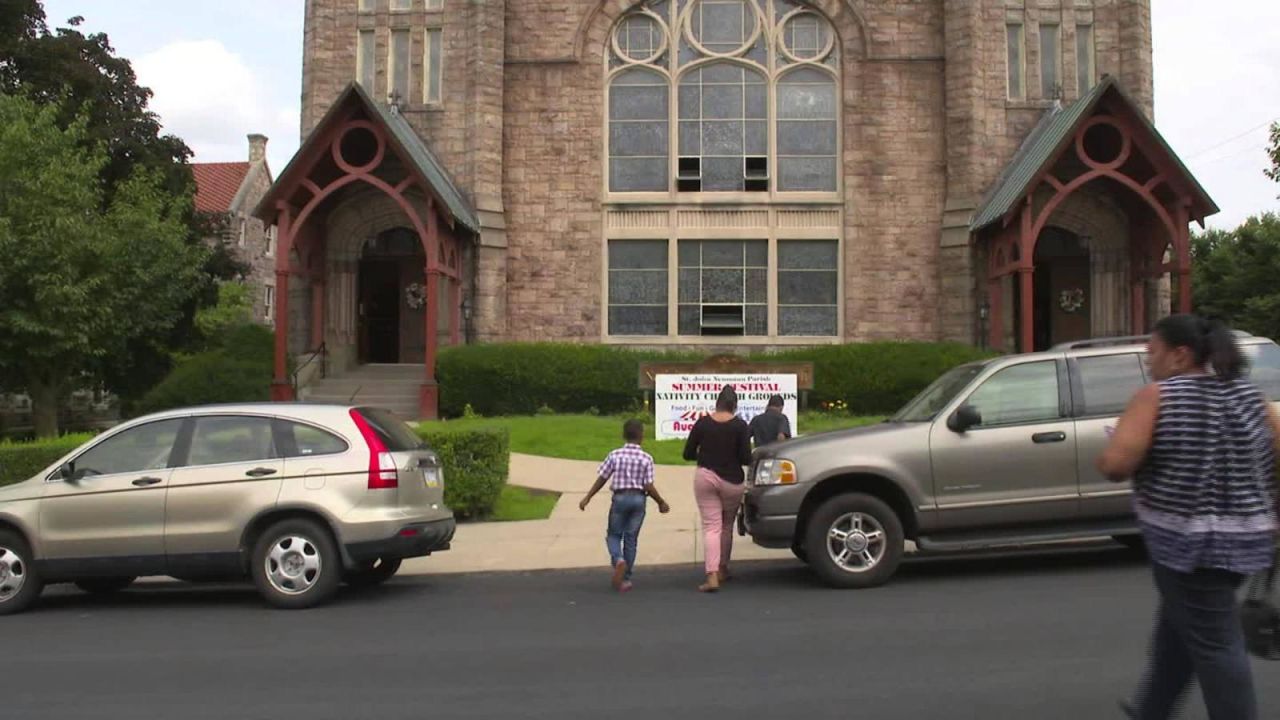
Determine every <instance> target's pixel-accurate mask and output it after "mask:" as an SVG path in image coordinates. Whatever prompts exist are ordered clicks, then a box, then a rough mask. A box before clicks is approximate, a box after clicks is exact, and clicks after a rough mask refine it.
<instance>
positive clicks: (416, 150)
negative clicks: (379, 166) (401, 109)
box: [351, 82, 480, 233]
mask: <svg viewBox="0 0 1280 720" xmlns="http://www.w3.org/2000/svg"><path fill="white" fill-rule="evenodd" d="M351 87H353V88H355V91H356V93H358V94H359V95H360V97H361V98H363V99H364V102H365V105H366V106H367V107H368V108H370V109H371V111H372V112H373V114H375V115H377V116H378V118H379V119H381V120H382V122H383V124H385V125H386V126H387V129H388V130H390V131H391V139H392V141H393V142H394V143H395V144H397V145H399V146H400V147H399V149H400V151H401V152H402V153H403V154H404V155H405V157H406V158H407V159H408V160H409V161H410V162H412V163H413V165H414V167H415V168H417V170H418V172H420V173H422V175H423V177H424V178H426V181H427V183H428V184H429V185H431V188H432V189H433V190H435V192H436V194H437V195H438V196H439V198H440V201H441V202H443V203H444V204H445V207H446V208H447V209H448V211H449V214H450V215H451V216H453V218H454V219H455V220H457V221H458V222H460V223H462V224H463V225H465V226H466V227H467V228H469V229H470V230H471V231H472V232H475V233H479V232H480V220H479V219H478V218H477V217H476V212H475V210H473V209H472V208H471V204H470V203H468V202H467V199H466V197H464V196H463V194H462V192H460V191H459V190H458V186H457V185H454V184H453V179H452V178H450V177H449V173H447V172H446V171H445V169H444V165H443V164H442V163H441V162H440V160H439V159H437V158H436V155H435V153H433V152H431V148H429V147H427V143H426V142H424V141H423V140H422V138H420V137H418V132H417V131H416V130H414V129H413V126H411V125H410V124H409V121H408V120H405V119H404V116H403V115H401V114H400V113H398V112H395V111H393V110H392V109H391V107H390V106H387V105H382V104H379V103H376V102H374V101H373V98H371V97H369V95H368V93H366V92H365V90H364V88H363V87H361V86H360V84H359V83H355V82H353V83H351Z"/></svg>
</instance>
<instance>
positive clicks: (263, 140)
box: [249, 133, 267, 163]
mask: <svg viewBox="0 0 1280 720" xmlns="http://www.w3.org/2000/svg"><path fill="white" fill-rule="evenodd" d="M266 159H267V136H266V135H259V134H258V133H254V134H252V135H250V136H249V162H251V163H256V162H262V161H263V160H266Z"/></svg>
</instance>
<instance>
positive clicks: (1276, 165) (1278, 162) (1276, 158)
mask: <svg viewBox="0 0 1280 720" xmlns="http://www.w3.org/2000/svg"><path fill="white" fill-rule="evenodd" d="M1267 157H1268V158H1269V159H1270V160H1271V167H1269V168H1267V169H1266V170H1263V171H1262V172H1264V173H1266V175H1267V177H1269V178H1271V179H1272V180H1275V181H1276V182H1280V122H1275V123H1271V144H1270V145H1269V146H1268V147H1267ZM1276 197H1277V198H1280V195H1278V196H1276Z"/></svg>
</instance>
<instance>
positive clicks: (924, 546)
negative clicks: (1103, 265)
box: [744, 333, 1280, 588]
mask: <svg viewBox="0 0 1280 720" xmlns="http://www.w3.org/2000/svg"><path fill="white" fill-rule="evenodd" d="M1145 342H1146V338H1145V337H1143V338H1138V337H1133V338H1113V339H1103V340H1092V341H1084V342H1076V343H1070V344H1066V345H1061V346H1058V347H1055V348H1053V349H1051V350H1050V351H1048V352H1041V353H1029V354H1021V355H1010V356H1004V357H1000V358H996V359H993V360H986V361H981V362H974V363H969V364H966V365H961V366H959V367H957V368H954V369H953V370H951V371H949V372H947V373H946V374H944V375H943V376H942V377H940V378H938V379H937V380H936V381H934V383H933V384H932V385H930V386H929V387H928V388H926V389H925V390H924V391H923V392H921V393H920V394H919V395H918V396H917V397H916V398H915V399H913V400H912V401H911V402H909V403H908V404H907V405H906V406H905V407H904V408H902V410H900V411H899V412H898V413H897V414H896V415H894V416H893V417H892V418H890V419H888V420H886V421H885V422H884V423H881V424H879V425H875V426H871V427H865V428H858V429H853V430H844V431H837V432H831V433H822V434H818V435H812V436H805V437H801V438H797V439H795V440H792V441H789V442H784V443H780V444H775V445H770V446H767V447H764V448H761V449H760V450H757V451H756V453H755V456H754V458H753V462H752V466H751V470H750V474H749V475H748V478H747V483H748V488H747V498H746V508H745V512H744V515H745V520H746V525H747V528H748V531H749V532H750V533H751V536H752V538H753V540H754V541H755V542H756V543H757V544H758V545H762V546H764V547H770V548H791V550H792V551H793V552H794V553H795V555H796V556H797V557H799V558H800V559H801V560H803V561H805V562H807V563H808V564H809V566H810V567H811V568H812V569H813V570H814V571H815V572H816V573H817V574H818V575H819V576H820V577H821V578H822V579H823V580H824V581H825V582H827V583H828V584H830V585H832V586H836V587H855V588H856V587H871V586H875V585H878V584H881V583H883V582H885V581H887V580H888V579H889V577H890V576H892V575H893V573H894V571H895V570H896V569H897V567H898V563H899V561H900V560H901V558H902V553H903V541H904V539H910V540H913V541H914V542H915V544H916V546H917V547H918V548H919V549H921V550H922V551H935V550H937V551H943V550H959V549H969V548H974V547H985V546H998V545H1017V544H1022V543H1028V542H1042V541H1051V540H1070V539H1076V538H1090V537H1106V536H1112V537H1115V538H1116V539H1117V540H1120V541H1121V542H1125V543H1126V544H1134V543H1136V542H1138V537H1137V528H1136V524H1135V521H1134V517H1133V510H1132V506H1131V495H1132V488H1131V487H1130V486H1129V484H1128V483H1125V484H1122V485H1117V484H1115V483H1112V482H1109V481H1108V480H1107V479H1106V478H1104V477H1103V476H1102V475H1101V474H1100V473H1099V472H1098V471H1097V470H1096V469H1095V467H1094V462H1095V459H1096V458H1097V456H1098V455H1099V454H1100V453H1101V452H1102V449H1103V448H1104V446H1105V445H1106V443H1107V437H1108V434H1107V429H1108V427H1109V426H1113V425H1114V424H1115V421H1116V418H1117V417H1118V416H1119V415H1120V413H1121V412H1122V411H1123V410H1124V407H1125V405H1126V404H1127V403H1128V400H1129V398H1130V397H1131V396H1132V395H1133V393H1134V392H1135V391H1137V390H1138V389H1139V388H1141V387H1142V386H1143V385H1144V384H1145V383H1147V382H1149V380H1150V378H1149V376H1148V374H1147V369H1146V363H1145V353H1146V346H1145ZM1237 342H1238V343H1239V344H1240V346H1241V349H1242V350H1243V351H1244V352H1245V354H1246V355H1247V357H1248V358H1249V360H1250V366H1251V378H1252V380H1253V381H1254V382H1255V383H1257V384H1258V385H1259V386H1260V387H1262V388H1263V389H1264V390H1265V391H1266V392H1267V395H1268V397H1269V398H1270V399H1271V400H1272V401H1273V402H1276V401H1280V347H1277V346H1276V344H1275V343H1274V342H1273V341H1271V340H1268V339H1266V338H1260V337H1252V336H1248V335H1246V334H1244V333H1237Z"/></svg>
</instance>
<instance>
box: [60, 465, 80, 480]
mask: <svg viewBox="0 0 1280 720" xmlns="http://www.w3.org/2000/svg"><path fill="white" fill-rule="evenodd" d="M58 477H59V478H61V479H62V480H65V481H67V482H75V481H76V464H75V462H69V463H65V464H64V465H63V466H62V467H60V468H58Z"/></svg>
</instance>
